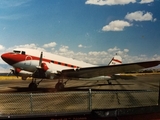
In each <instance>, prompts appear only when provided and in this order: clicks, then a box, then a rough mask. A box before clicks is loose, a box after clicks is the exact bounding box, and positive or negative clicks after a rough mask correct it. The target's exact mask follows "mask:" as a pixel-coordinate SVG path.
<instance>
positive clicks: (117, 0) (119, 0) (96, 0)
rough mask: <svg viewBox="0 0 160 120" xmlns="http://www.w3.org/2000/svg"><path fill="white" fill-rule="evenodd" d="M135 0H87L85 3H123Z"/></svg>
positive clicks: (134, 0)
mask: <svg viewBox="0 0 160 120" xmlns="http://www.w3.org/2000/svg"><path fill="white" fill-rule="evenodd" d="M135 2H136V0H87V1H86V2H85V4H94V5H125V4H129V3H135Z"/></svg>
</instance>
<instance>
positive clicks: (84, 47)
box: [78, 44, 91, 48]
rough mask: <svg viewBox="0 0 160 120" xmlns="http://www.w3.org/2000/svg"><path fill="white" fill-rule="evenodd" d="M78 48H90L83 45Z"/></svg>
mask: <svg viewBox="0 0 160 120" xmlns="http://www.w3.org/2000/svg"><path fill="white" fill-rule="evenodd" d="M78 47H79V48H90V47H91V46H84V45H82V44H79V45H78Z"/></svg>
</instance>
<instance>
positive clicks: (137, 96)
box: [0, 75, 160, 115]
mask: <svg viewBox="0 0 160 120" xmlns="http://www.w3.org/2000/svg"><path fill="white" fill-rule="evenodd" d="M159 81H160V75H140V76H138V77H137V79H134V80H133V79H131V80H121V79H119V80H113V81H112V85H108V83H107V82H106V81H77V80H70V81H68V82H67V84H66V86H65V89H64V90H63V91H60V92H57V91H55V89H54V86H55V84H56V82H57V81H54V80H44V81H42V82H41V83H40V85H39V86H38V89H37V90H35V91H30V90H28V84H29V83H30V82H31V80H26V81H22V80H20V79H16V78H14V79H3V80H0V98H1V99H0V114H2V115H3V114H32V113H33V114H34V113H52V112H54V113H55V112H76V111H77V112H79V111H89V110H93V109H109V108H128V107H137V106H152V105H157V104H158V95H159V94H158V90H159ZM89 89H91V92H89Z"/></svg>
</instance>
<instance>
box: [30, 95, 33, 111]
mask: <svg viewBox="0 0 160 120" xmlns="http://www.w3.org/2000/svg"><path fill="white" fill-rule="evenodd" d="M32 97H33V95H32V93H30V110H31V114H32V113H33V103H32V102H33V99H32Z"/></svg>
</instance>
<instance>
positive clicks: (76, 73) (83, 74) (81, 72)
mask: <svg viewBox="0 0 160 120" xmlns="http://www.w3.org/2000/svg"><path fill="white" fill-rule="evenodd" d="M159 64H160V61H147V62H138V63H129V64H120V65H111V66H97V67H87V68H79V69H76V70H75V69H67V70H62V71H61V73H60V75H61V76H64V77H67V78H90V77H96V76H109V75H113V74H116V73H123V72H130V71H136V70H140V69H144V68H149V67H154V66H157V65H159Z"/></svg>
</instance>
